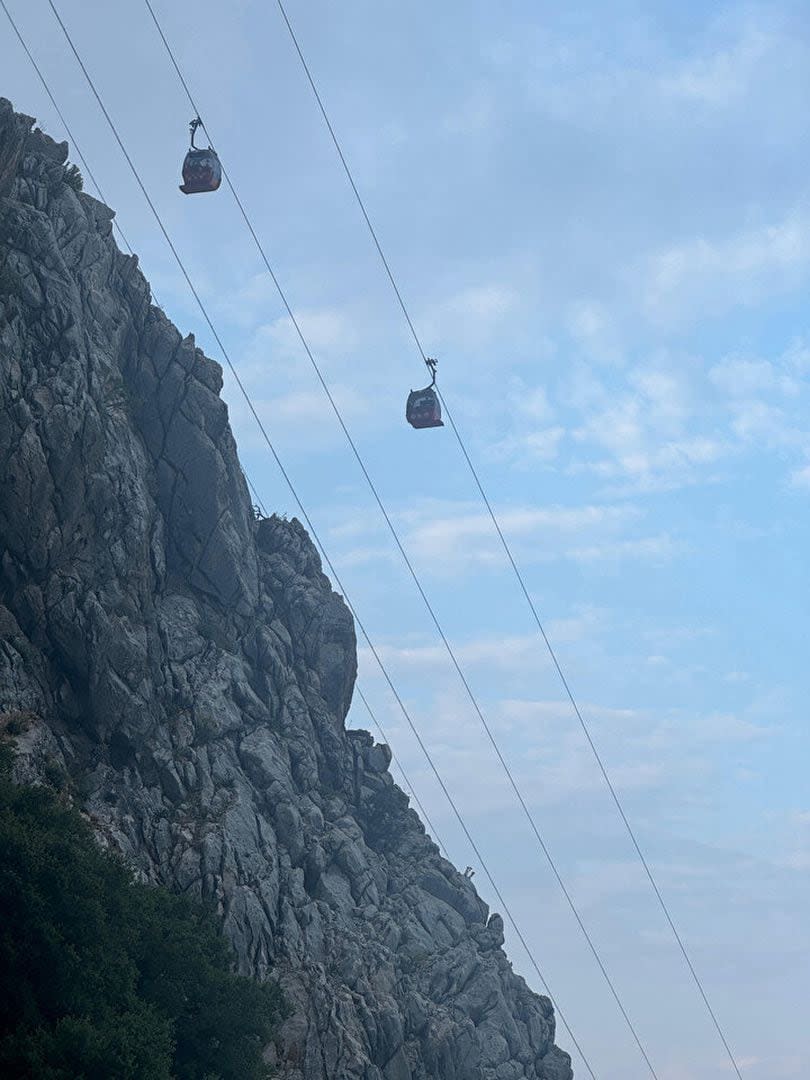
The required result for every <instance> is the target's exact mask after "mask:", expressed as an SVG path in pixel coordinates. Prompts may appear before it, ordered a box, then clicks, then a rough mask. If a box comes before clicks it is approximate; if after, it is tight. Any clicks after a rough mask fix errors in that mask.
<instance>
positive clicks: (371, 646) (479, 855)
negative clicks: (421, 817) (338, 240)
mask: <svg viewBox="0 0 810 1080" xmlns="http://www.w3.org/2000/svg"><path fill="white" fill-rule="evenodd" d="M48 6H49V7H50V9H51V11H52V12H53V15H54V17H55V19H56V21H57V22H58V24H59V26H60V28H61V30H62V33H63V34H64V36H65V39H66V41H67V43H68V45H69V47H70V50H71V52H72V53H73V55H74V57H75V58H76V62H77V63H78V65H79V67H80V68H81V71H82V74H83V75H84V77H85V79H86V81H87V83H88V85H89V87H90V89H91V91H92V93H93V96H94V97H95V99H96V102H97V103H98V106H99V108H100V109H101V112H102V114H103V115H104V118H105V120H106V121H107V124H108V126H109V128H110V130H111V131H112V134H113V136H114V137H115V140H116V142H117V143H118V146H119V148H120V150H121V152H122V154H123V155H124V158H125V159H126V161H127V164H128V165H129V168H130V171H131V172H132V174H133V176H134V177H135V180H136V181H137V183H138V186H139V187H140V189H141V192H142V194H143V196H144V198H145V199H146V201H147V204H148V205H149V208H150V210H151V211H152V214H153V216H154V218H155V220H156V222H157V224H158V226H159V228H160V230H161V232H162V234H163V237H164V239H165V240H166V243H167V244H168V246H169V249H170V250H171V252H172V255H173V256H174V259H175V261H176V262H177V265H178V267H179V268H180V271H181V273H182V274H183V277H184V278H185V280H186V283H187V285H188V287H189V290H190V291H191V294H192V296H193V297H194V299H195V301H196V303H197V306H198V307H199V309H200V312H201V314H202V316H203V319H204V320H205V322H206V324H207V326H208V328H209V330H210V331H211V334H212V335H213V337H214V340H215V341H216V343H217V345H218V347H219V349H220V351H221V353H222V356H223V358H224V359H225V361H226V363H227V365H228V368H229V370H230V371H231V374H232V375H233V377H234V380H235V382H236V384H237V386H238V387H239V390H240V391H241V393H242V396H243V397H244V399H245V402H246V404H247V406H248V408H249V410H250V412H251V414H252V416H253V418H254V420H255V421H256V423H257V425H258V427H259V430H260V432H261V434H262V437H263V439H264V441H265V442H266V444H267V447H268V449H269V450H270V453H271V455H272V456H273V459H274V461H275V462H276V465H277V466H278V469H279V471H280V472H281V475H282V476H283V478H284V481H285V483H286V484H287V487H288V488H289V490H290V493H291V494H292V496H293V498H294V500H295V502H296V505H297V506H298V508H299V510H300V512H301V515H302V517H303V518H304V521H305V522H306V525H307V527H308V529H309V530H310V533H311V535H312V538H313V540H314V541H315V543H316V544H317V546H318V548H319V550H320V552H321V554H322V556H323V558H324V560H325V562H326V564H327V566H328V567H329V570H330V572H331V574H332V576H333V578H334V580H335V582H336V584H337V585H338V587H339V588H340V590H341V592H342V593H343V599H344V601H345V602H346V605H347V607H348V608H349V610H350V612H351V613H352V616H353V617H354V619H355V621H356V623H357V625H358V627H359V628H360V630H361V633H362V635H363V637H364V639H365V640H366V643H367V644H368V646H369V649H370V650H371V652H372V655H373V656H374V658H375V660H376V662H377V665H378V667H379V668H380V671H381V672H382V674H383V677H384V678H385V680H386V682H387V684H388V686H389V689H390V690H391V692H392V694H393V695H394V698H395V700H396V701H397V704H398V705H399V707H400V709H401V711H402V713H403V715H404V717H405V719H406V721H407V722H408V725H409V727H410V729H411V731H412V732H413V734H414V737H415V738H416V740H417V742H418V743H419V746H420V748H421V750H422V752H423V754H424V755H425V757H426V759H427V761H428V763H429V765H430V767H431V769H432V771H433V773H434V775H435V777H436V780H437V782H438V784H439V786H440V787H441V789H442V792H443V793H444V795H445V798H446V799H447V801H448V803H449V804H450V807H451V809H452V810H453V813H454V815H455V817H456V819H457V821H458V823H459V826H460V827H461V829H462V831H463V832H464V835H465V837H466V838H467V840H468V842H469V844H470V847H471V848H472V850H473V851H474V852H475V855H476V858H477V859H478V860H479V863H480V865H481V868H482V869H483V870H484V873H485V875H486V877H487V880H488V881H489V883H490V885H491V887H492V889H493V891H494V893H495V895H496V896H497V898H498V900H499V902H500V904H501V906H502V909H503V911H504V913H505V914H506V916H507V919H508V920H509V923H510V925H511V926H512V929H513V930H514V932H515V934H516V936H517V937H518V940H519V941H520V943H521V945H522V946H523V948H524V950H525V952H526V955H527V957H528V959H529V962H530V964H531V966H532V967H533V969H534V971H535V972H536V974H537V977H538V978H539V980H540V982H541V984H542V986H543V988H544V990H545V992H546V994H547V996H548V998H549V999H550V1001H551V1003H552V1005H553V1006H554V1008H555V1010H556V1012H557V1014H558V1016H559V1018H560V1020H561V1022H562V1024H563V1026H564V1027H565V1030H566V1031H567V1033H568V1036H569V1038H570V1039H571V1042H572V1043H573V1045H574V1046H575V1047H576V1049H577V1051H578V1052H579V1054H580V1056H581V1058H582V1060H583V1062H584V1064H585V1067H586V1068H587V1070H588V1073H589V1075H590V1076H591V1077H592V1080H596V1076H595V1074H594V1072H593V1069H592V1068H591V1065H590V1063H589V1061H588V1058H587V1057H586V1056H585V1054H584V1053H583V1051H582V1048H581V1047H580V1045H579V1042H578V1041H577V1039H576V1037H575V1036H574V1033H573V1031H572V1030H571V1027H570V1024H569V1023H568V1021H567V1020H566V1018H565V1016H564V1014H563V1012H562V1010H561V1009H560V1007H559V1005H558V1004H557V1003H556V1002H555V1000H554V998H553V995H552V994H551V991H550V989H549V986H548V983H547V982H546V979H545V977H544V976H543V974H542V972H541V970H540V967H539V965H538V963H537V961H536V959H535V957H534V954H533V952H532V950H531V949H530V947H529V945H528V943H527V941H526V939H525V937H524V936H523V933H522V932H521V930H520V928H519V926H518V925H517V922H516V921H515V919H514V917H513V915H512V912H511V909H510V907H509V905H508V904H507V903H506V900H505V898H504V896H503V894H502V893H501V891H500V889H499V888H498V885H497V884H496V882H495V879H494V878H493V876H492V874H491V872H490V870H489V868H488V865H487V863H486V860H485V859H484V857H483V855H482V853H481V851H480V850H479V848H478V845H477V844H476V842H475V840H474V839H473V837H472V834H471V833H470V831H469V829H468V827H467V825H466V822H465V820H464V818H463V816H462V814H461V812H460V810H459V809H458V807H457V806H456V803H455V801H454V800H453V798H452V796H451V795H450V792H449V790H448V788H447V785H446V784H445V782H444V780H443V778H442V776H441V773H440V772H439V771H438V768H437V767H436V765H435V763H434V761H433V758H432V756H431V754H430V752H429V750H428V748H427V746H426V745H425V743H424V741H423V739H422V737H421V735H420V733H419V731H418V729H417V727H416V725H415V724H414V722H413V720H412V719H411V716H410V713H409V712H408V710H407V708H406V707H405V704H404V702H403V701H402V698H401V696H400V695H399V693H398V691H397V690H396V687H395V686H394V684H393V682H392V681H391V679H390V677H389V675H388V672H387V670H386V668H385V666H384V665H383V663H382V660H381V658H380V656H379V653H378V652H377V649H376V648H375V646H374V644H373V642H372V641H371V638H370V637H369V635H368V634H367V633H366V630H365V627H364V625H363V623H362V621H361V620H360V618H359V617H358V615H357V612H356V611H355V609H354V607H353V606H352V604H351V602H350V600H349V598H348V595H347V593H346V590H345V589H344V587H343V585H342V583H341V581H340V578H339V576H338V574H337V572H336V570H335V568H334V566H333V564H332V562H331V560H330V559H329V556H328V555H327V553H326V550H325V548H324V546H323V544H322V543H321V541H320V538H319V536H318V533H317V531H316V529H315V527H314V525H313V524H312V522H311V520H310V518H309V515H308V514H307V512H306V509H305V508H304V505H303V503H302V502H301V500H300V498H299V496H298V493H297V491H296V489H295V486H294V484H293V482H292V480H291V478H290V476H289V474H288V473H287V470H286V469H285V467H284V465H283V464H282V462H281V459H280V458H279V456H278V454H277V452H276V449H275V447H274V445H273V443H272V441H271V440H270V436H269V435H268V433H267V429H266V428H265V426H264V424H263V422H262V420H261V418H260V416H259V414H258V413H257V411H256V408H255V406H254V405H253V402H252V400H251V398H250V395H249V394H248V392H247V389H246V388H245V386H244V383H243V382H242V380H241V378H240V377H239V374H238V372H237V370H236V368H235V366H234V364H233V362H232V361H231V359H230V355H229V353H228V351H227V349H226V348H225V346H224V344H223V342H222V340H221V338H220V336H219V334H218V332H217V330H216V328H215V326H214V324H213V322H212V321H211V318H210V316H209V315H208V311H207V309H206V307H205V305H204V303H203V301H202V299H201V297H200V295H199V293H198V291H197V289H196V287H195V285H194V283H193V281H192V279H191V277H190V276H189V274H188V271H187V270H186V267H185V264H184V263H183V260H182V259H181V257H180V255H179V253H178V251H177V249H176V247H175V246H174V243H173V241H172V239H171V237H170V236H169V233H168V232H167V230H166V227H165V225H164V224H163V220H162V218H161V216H160V214H159V213H158V210H157V208H156V207H155V204H154V202H153V201H152V199H151V197H150V195H149V193H148V191H147V190H146V187H145V186H144V183H143V181H142V179H141V176H140V173H139V172H138V170H137V168H136V167H135V164H134V162H133V161H132V158H131V157H130V155H129V152H128V151H127V149H126V146H125V145H124V142H123V140H122V139H121V136H120V135H119V133H118V129H117V128H116V126H115V123H114V122H113V120H112V118H111V116H110V114H109V112H108V111H107V108H106V106H105V105H104V102H103V100H102V98H101V96H100V94H99V92H98V90H97V89H96V87H95V84H94V82H93V79H92V77H91V76H90V74H89V72H88V70H87V68H86V66H85V64H84V61H83V60H82V58H81V56H80V54H79V52H78V50H77V49H76V46H75V45H74V43H73V39H72V38H71V36H70V33H69V31H68V29H67V27H66V26H65V24H64V22H63V21H62V18H61V16H60V15H59V12H58V11H57V9H56V6H55V4H54V2H53V0H48Z"/></svg>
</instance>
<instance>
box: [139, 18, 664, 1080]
mask: <svg viewBox="0 0 810 1080" xmlns="http://www.w3.org/2000/svg"><path fill="white" fill-rule="evenodd" d="M144 3H145V4H146V7H147V9H148V10H149V13H150V15H151V17H152V20H153V22H154V24H155V27H156V29H157V31H158V34H159V35H160V38H161V41H162V42H163V44H164V46H165V48H166V51H167V53H168V55H169V58H170V60H171V63H172V65H173V67H174V69H175V71H176V73H177V76H178V78H179V80H180V83H181V85H182V87H183V89H184V90H185V93H186V96H187V98H188V100H189V104H190V105H191V107H192V109H193V110H194V113H195V116H196V117H197V118H201V117H202V113H201V111H200V109H199V107H198V105H197V102H196V101H195V99H194V96H193V95H192V93H191V90H190V88H189V86H188V83H187V82H186V79H185V77H184V76H183V73H182V71H181V69H180V65H179V64H178V62H177V60H176V58H175V56H174V52H173V51H172V48H171V46H170V45H169V42H168V40H167V38H166V35H165V33H164V32H163V29H162V27H161V25H160V22H159V20H158V18H157V15H156V14H155V10H154V8H153V7H152V4H151V2H150V0H144ZM282 11H283V8H282ZM302 61H303V55H302ZM313 85H314V84H313ZM316 93H317V91H316ZM324 115H325V113H324ZM200 122H201V124H202V127H203V130H204V131H205V133H206V136H207V137H208V139H209V142H210V143H211V145H212V147H215V146H216V143H215V141H214V139H213V136H212V135H211V132H210V131H209V130H208V128H207V126H206V124H205V121H204V120H201V121H200ZM327 122H328V121H327ZM330 130H331V125H330ZM333 138H334V132H333ZM335 142H336V145H337V140H335ZM341 157H342V155H341ZM344 166H345V167H346V169H347V171H348V166H346V165H345V160H344ZM222 175H223V178H224V179H225V182H226V184H227V186H228V188H229V190H230V191H231V194H232V195H233V197H234V199H235V201H236V204H237V206H238V207H239V210H240V212H241V215H242V217H243V219H244V221H245V224H246V226H247V228H248V230H249V232H250V235H251V236H252V237H253V240H254V242H255V245H256V248H257V250H258V252H259V255H260V257H261V259H262V262H263V263H264V265H265V268H266V269H267V272H268V274H269V275H270V277H271V279H272V281H273V284H274V285H275V287H276V291H277V292H278V294H279V297H280V298H281V301H282V304H283V305H284V308H285V310H286V311H287V314H288V316H289V318H290V321H291V322H292V325H293V327H294V328H295V331H296V333H297V335H298V338H299V340H300V342H301V345H302V346H303V348H304V351H305V352H306V355H307V357H308V358H309V361H310V364H311V365H312V368H313V370H314V371H315V374H316V376H317V378H318V381H319V382H320V384H321V387H322V389H323V391H324V393H325V394H326V396H327V398H328V400H329V404H330V405H331V407H332V410H333V412H334V414H335V416H336V418H337V420H338V423H339V424H340V427H341V429H342V431H343V434H344V435H345V437H346V440H347V441H348V443H349V446H350V447H351V450H352V453H353V454H354V457H355V459H356V460H357V463H358V465H359V467H360V470H361V471H362V473H363V476H364V478H365V480H366V483H367V485H368V487H369V490H370V491H371V493H372V495H373V497H374V500H375V502H376V503H377V506H378V508H379V510H380V513H381V514H382V516H383V519H384V520H385V523H386V525H387V526H388V530H389V532H390V533H391V536H392V537H393V539H394V542H395V544H396V546H397V548H398V550H399V553H400V555H401V556H402V559H403V561H404V563H405V565H406V567H407V568H408V571H409V573H410V575H411V578H412V579H413V582H414V584H415V585H416V588H417V590H418V592H419V594H420V596H421V598H422V601H423V602H424V604H425V607H426V609H427V611H428V613H429V615H430V618H431V620H432V622H433V624H434V626H435V627H436V631H437V632H438V634H439V637H440V639H441V641H442V643H443V645H444V648H445V650H446V652H447V654H448V656H449V657H450V661H451V663H452V666H453V667H454V669H455V671H456V673H457V675H458V677H459V679H460V680H461V683H462V685H463V687H464V690H465V691H466V694H467V696H468V698H469V699H470V702H471V704H472V706H473V709H474V710H475V713H476V714H477V716H478V718H479V720H480V722H481V725H482V727H483V728H484V731H485V732H486V735H487V738H488V739H489V741H490V743H491V745H492V747H493V749H494V751H495V754H496V756H497V758H498V760H499V762H500V764H501V767H502V768H503V770H504V772H505V773H506V776H507V778H508V780H509V784H510V786H511V788H512V790H513V791H514V793H515V796H516V798H517V800H518V802H519V804H520V806H521V809H522V810H523V813H524V815H525V817H526V818H527V820H528V823H529V827H530V828H531V830H532V832H533V834H534V836H535V838H536V840H537V842H538V845H539V847H540V850H541V851H542V853H543V855H544V856H545V858H546V861H547V862H548V864H549V866H550V867H551V870H552V873H553V875H554V877H555V879H556V881H557V883H558V885H559V886H560V889H561V890H562V893H563V896H564V897H565V901H566V903H567V904H568V907H569V908H570V910H571V912H572V914H573V916H574V918H575V920H576V922H577V925H578V926H579V928H580V931H581V932H582V934H583V936H584V938H585V940H586V942H587V944H588V947H589V949H590V951H591V953H592V954H593V956H594V959H595V960H596V963H597V965H598V967H599V970H600V972H601V973H602V976H603V978H604V979H605V982H606V983H607V986H608V989H609V990H610V992H611V995H612V996H613V999H614V1000H615V1002H616V1005H617V1007H618V1009H619V1011H620V1013H621V1015H622V1017H623V1019H624V1021H625V1023H626V1025H627V1027H628V1029H629V1031H630V1033H631V1035H632V1036H633V1039H634V1041H635V1043H636V1046H637V1047H638V1049H639V1052H640V1053H641V1055H642V1057H643V1058H644V1061H645V1062H646V1064H647V1067H648V1069H649V1071H650V1073H651V1075H652V1077H653V1078H654V1080H658V1078H657V1074H656V1072H655V1069H654V1067H653V1065H652V1062H651V1061H650V1058H649V1055H648V1053H647V1051H646V1049H645V1047H644V1044H643V1043H642V1041H641V1038H640V1036H639V1034H638V1032H637V1031H636V1028H635V1025H634V1024H633V1022H632V1020H631V1019H630V1016H629V1014H628V1012H627V1009H626V1008H625V1006H624V1004H623V1002H622V999H621V997H620V995H619V992H618V990H617V989H616V986H615V984H614V982H613V979H612V978H611V976H610V974H609V973H608V970H607V968H606V967H605V964H604V962H603V960H602V958H601V956H600V954H599V950H598V949H597V947H596V944H595V943H594V941H593V938H592V937H591V935H590V933H589V932H588V930H587V928H586V926H585V924H584V922H583V920H582V917H581V915H580V913H579V911H578V909H577V907H576V905H575V903H574V900H573V897H572V896H571V894H570V892H569V891H568V889H567V887H566V885H565V883H564V881H563V879H562V876H561V874H560V872H559V870H558V868H557V865H556V862H555V860H554V858H553V856H552V854H551V852H550V850H549V848H548V846H547V844H546V842H545V841H544V839H543V837H542V835H541V833H540V830H539V827H538V825H537V822H536V821H535V819H534V815H533V814H532V812H531V810H530V809H529V806H528V804H527V802H526V800H525V798H524V797H523V794H522V792H521V790H520V788H519V787H518V785H517V782H516V780H515V778H514V775H513V773H512V770H511V769H510V767H509V765H508V763H507V761H506V759H505V757H504V755H503V753H502V751H501V748H500V746H499V744H498V742H497V740H496V738H495V735H494V734H493V731H492V729H491V727H490V726H489V724H488V723H487V720H486V718H485V716H484V713H483V711H482V709H481V707H480V705H479V703H478V700H477V698H476V696H475V694H474V692H473V690H472V687H471V686H470V683H469V681H468V679H467V677H466V675H465V674H464V671H463V670H462V668H461V665H460V664H459V662H458V659H457V657H456V654H455V651H454V650H453V647H452V645H451V644H450V641H449V639H448V638H447V635H446V634H445V632H444V629H443V628H442V625H441V623H440V622H439V618H438V616H437V615H436V612H435V610H434V608H433V605H432V604H431V602H430V600H429V599H428V596H427V594H426V592H425V590H424V588H423V586H422V583H421V581H420V579H419V576H418V575H417V573H416V570H415V569H414V566H413V564H412V562H411V560H410V558H409V556H408V554H407V552H406V550H405V548H404V546H403V544H402V541H401V539H400V537H399V533H398V532H397V530H396V528H395V526H394V524H393V521H392V520H391V517H390V515H389V513H388V510H387V509H386V507H385V504H384V503H383V501H382V498H381V497H380V494H379V492H378V490H377V487H376V485H375V483H374V481H373V480H372V478H371V475H370V473H369V471H368V469H367V467H366V464H365V462H364V460H363V458H362V456H361V454H360V451H359V450H358V448H357V445H356V443H355V441H354V439H353V437H352V435H351V433H350V432H349V429H348V428H347V426H346V423H345V421H344V419H343V416H342V414H341V411H340V409H339V408H338V405H337V403H336V401H335V399H334V397H333V395H332V392H331V390H330V389H329V386H328V384H327V382H326V380H325V379H324V377H323V374H322V372H321V369H320V366H319V365H318V362H317V360H316V359H315V356H314V355H313V352H312V350H311V348H310V346H309V343H308V342H307V340H306V338H305V336H304V333H303V331H302V329H301V326H300V324H299V322H298V320H297V319H296V317H295V314H294V312H293V310H292V307H291V305H290V303H289V301H288V300H287V297H286V294H285V292H284V290H283V289H282V287H281V284H280V283H279V280H278V278H277V277H276V274H275V272H274V270H273V268H272V266H271V264H270V261H269V259H268V257H267V254H266V252H265V250H264V247H263V245H262V243H261V241H260V239H259V237H258V235H257V233H256V230H255V228H254V227H253V224H252V222H251V220H250V218H249V216H248V213H247V210H246V209H245V206H244V203H243V202H242V200H241V198H240V197H239V195H238V193H237V191H236V189H235V187H234V185H233V182H232V181H231V178H230V175H229V173H228V170H227V168H226V167H225V166H224V165H223V166H222ZM355 190H356V189H355ZM358 198H359V195H358ZM369 227H371V223H370V221H369ZM372 232H373V230H372ZM378 247H379V245H378ZM379 250H380V253H381V254H382V249H381V248H380V249H379ZM383 259H384V256H383ZM386 266H387V263H386ZM389 275H390V270H389ZM391 280H392V282H393V280H394V279H393V276H392V277H391ZM395 288H396V285H395ZM400 302H401V303H402V301H401V298H400ZM403 310H405V307H404V304H403ZM409 323H410V320H409ZM411 329H412V331H413V333H414V335H415V334H416V331H415V330H414V329H413V325H412V324H411ZM425 363H426V364H427V366H428V369H429V370H430V364H429V363H428V358H425Z"/></svg>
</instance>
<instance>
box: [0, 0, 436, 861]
mask: <svg viewBox="0 0 810 1080" xmlns="http://www.w3.org/2000/svg"><path fill="white" fill-rule="evenodd" d="M0 3H2V0H0ZM242 474H243V476H244V477H245V481H246V482H247V486H248V487H249V488H250V493H251V495H252V496H253V498H254V499H255V500H256V506H257V507H258V509H259V510H260V511H261V513H262V516H263V517H265V518H268V517H270V515H269V514H268V513H267V507H266V506H265V505H264V503H263V502H262V497H261V495H259V492H258V491H257V489H256V485H255V484H254V483H253V481H252V480H251V478H250V476H249V475H248V472H247V470H246V469H245V467H244V466H243V467H242ZM354 688H355V690H356V691H357V695H358V697H359V698H360V700H361V701H362V702H363V705H364V706H365V708H366V712H367V713H368V715H369V717H370V718H371V722H372V724H373V725H374V727H375V728H376V729H377V731H378V732H379V733H380V739H381V740H382V742H384V743H385V745H386V746H387V747H388V749H389V750H390V751H391V764H392V765H394V766H396V768H397V769H398V770H399V773H400V775H401V777H402V779H403V782H404V784H405V788H406V790H407V792H408V794H409V795H410V797H411V798H412V799H413V801H414V802H415V803H416V805H417V806H418V807H419V811H420V813H421V814H422V817H423V818H424V820H425V823H426V824H427V827H428V829H430V835H431V836H432V838H433V839H434V840H435V842H436V844H437V846H438V848H439V853H440V854H441V855H442V856H443V857H444V858H446V859H449V856H448V854H447V846H446V845H445V844H444V843H443V842H442V840H441V837H440V836H439V834H438V832H437V831H436V829H435V827H434V825H433V822H432V821H431V820H430V818H429V817H428V812H427V810H425V808H424V806H423V805H422V800H421V799H420V798H419V796H418V795H417V793H416V788H415V787H414V785H413V784H412V783H411V781H410V778H409V777H408V774H407V773H406V772H405V766H404V765H403V764H402V762H401V761H399V759H398V758H397V756H396V754H395V753H394V751H393V745H392V743H391V740H390V739H389V738H388V736H387V735H386V733H385V729H384V728H383V726H382V723H381V722H380V721H379V720H378V719H377V715H376V713H375V712H374V710H373V709H372V707H371V705H370V704H369V701H368V698H367V697H366V695H365V694H364V693H363V690H362V688H361V687H360V684H359V682H357V681H355V684H354ZM450 861H452V860H450Z"/></svg>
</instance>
